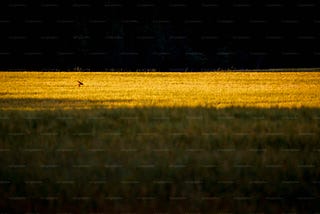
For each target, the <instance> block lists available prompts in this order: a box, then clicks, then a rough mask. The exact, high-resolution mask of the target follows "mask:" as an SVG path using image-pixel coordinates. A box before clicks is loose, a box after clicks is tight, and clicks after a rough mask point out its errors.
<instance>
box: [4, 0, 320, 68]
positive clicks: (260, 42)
mask: <svg viewBox="0 0 320 214" xmlns="http://www.w3.org/2000/svg"><path fill="white" fill-rule="evenodd" d="M319 11H320V8H319V3H318V1H317V0H300V1H295V0H291V1H279V0H269V1H257V0H256V1H254V0H247V1H245V0H237V1H226V0H211V1H210V0H189V1H187V0H180V1H164V0H154V1H152V0H144V1H133V0H132V1H122V0H100V1H99V0H97V1H85V0H82V1H78V0H42V1H39V0H32V1H31V0H28V1H27V0H11V1H1V3H0V70H74V69H83V70H112V69H121V70H137V69H138V70H143V69H147V70H150V69H154V70H162V71H176V70H177V71H180V70H182V71H186V70H206V69H255V68H260V69H264V68H311V67H320V41H319V40H320V39H319V38H320V37H319V33H320V16H319V14H320V12H319Z"/></svg>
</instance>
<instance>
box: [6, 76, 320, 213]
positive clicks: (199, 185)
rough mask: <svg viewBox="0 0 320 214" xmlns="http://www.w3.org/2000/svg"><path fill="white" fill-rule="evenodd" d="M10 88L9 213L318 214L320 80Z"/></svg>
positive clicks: (49, 79)
mask: <svg viewBox="0 0 320 214" xmlns="http://www.w3.org/2000/svg"><path fill="white" fill-rule="evenodd" d="M0 80H1V84H0V95H1V96H0V212H1V213H295V212H302V213H316V212H320V204H319V199H320V186H319V185H320V170H319V167H320V158H319V152H320V144H319V143H320V87H319V86H320V73H319V72H277V73H271V72H269V73H268V72H201V73H99V72H90V73H85V72H73V73H72V72H70V73H69V72H50V73H46V72H0ZM78 80H80V81H81V82H83V83H84V85H82V86H80V87H79V86H78V85H77V84H78V83H77V81H78Z"/></svg>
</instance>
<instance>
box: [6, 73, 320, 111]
mask: <svg viewBox="0 0 320 214" xmlns="http://www.w3.org/2000/svg"><path fill="white" fill-rule="evenodd" d="M0 80H1V84H0V95H1V98H0V99H1V102H0V108H1V109H11V110H13V109H23V110H27V109H28V110H39V109H55V108H62V109H70V108H71V109H72V108H78V109H83V108H92V107H99V108H100V107H103V108H117V107H147V106H158V107H196V106H201V107H215V108H224V107H230V106H239V107H264V108H269V107H289V108H292V107H302V106H304V107H319V106H320V87H319V85H320V73H319V72H199V73H158V72H150V73H135V72H124V73H122V72H118V73H104V72H88V73H86V72H1V73H0ZM78 80H80V81H81V82H83V83H84V85H83V86H81V87H78V85H77V84H78V83H77V81H78Z"/></svg>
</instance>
